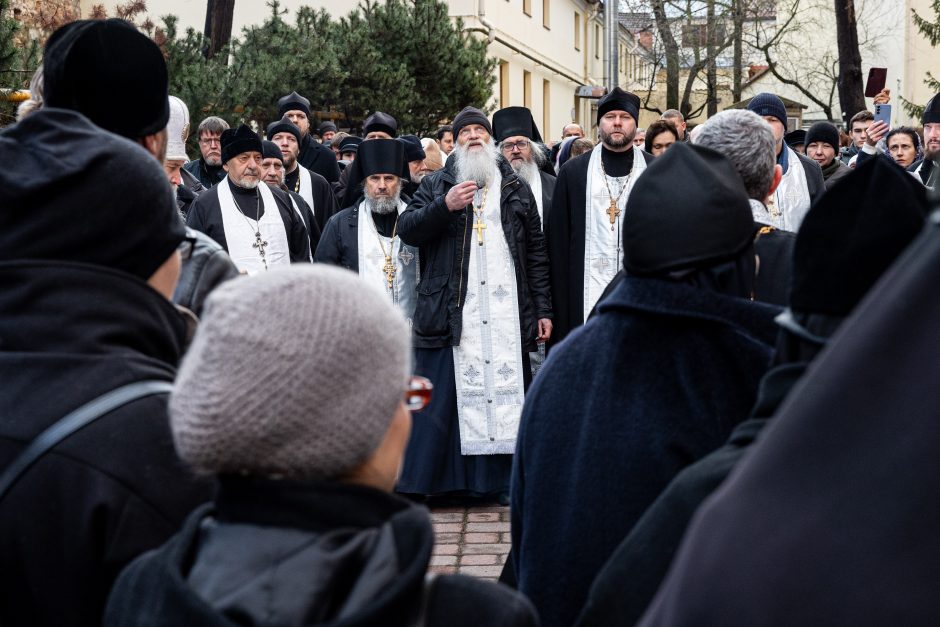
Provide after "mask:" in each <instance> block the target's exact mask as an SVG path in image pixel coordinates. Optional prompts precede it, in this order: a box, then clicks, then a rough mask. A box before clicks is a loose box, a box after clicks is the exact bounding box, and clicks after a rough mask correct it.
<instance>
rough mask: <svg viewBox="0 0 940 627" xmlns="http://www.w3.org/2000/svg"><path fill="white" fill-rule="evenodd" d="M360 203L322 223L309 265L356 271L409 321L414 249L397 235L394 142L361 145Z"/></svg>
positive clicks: (399, 157)
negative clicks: (320, 236)
mask: <svg viewBox="0 0 940 627" xmlns="http://www.w3.org/2000/svg"><path fill="white" fill-rule="evenodd" d="M356 162H357V163H358V164H359V165H358V166H357V167H358V168H359V169H360V173H361V175H362V176H363V196H364V197H363V199H362V200H361V201H359V203H358V204H356V205H353V206H352V207H346V208H345V209H343V210H342V211H340V212H339V213H337V214H336V215H334V216H333V217H332V218H330V221H329V222H327V224H326V228H325V229H324V231H323V237H322V238H321V239H320V247H319V248H318V249H317V254H316V255H315V256H314V261H321V262H324V263H331V264H334V265H337V266H341V267H343V268H347V269H349V270H352V271H353V272H358V273H359V275H360V276H362V277H363V278H365V279H366V280H367V281H369V282H370V283H372V284H373V285H375V286H376V287H378V288H380V289H382V290H383V291H384V292H385V293H386V294H387V295H388V297H389V299H391V301H392V302H394V303H395V304H396V305H398V307H399V308H400V309H401V310H402V313H403V314H404V315H405V318H407V319H408V321H409V322H411V320H412V318H413V317H414V308H415V300H416V297H417V291H416V290H417V285H418V278H419V272H418V267H419V263H418V249H417V248H416V247H414V246H410V245H408V244H405V243H404V242H402V241H401V238H400V237H398V222H399V217H400V215H401V212H403V211H404V210H405V207H406V206H407V204H406V201H405V200H404V199H403V198H402V194H401V187H402V182H403V179H402V176H401V173H402V170H403V169H404V166H405V156H404V146H403V145H402V142H400V141H398V140H394V139H375V140H370V141H368V142H363V143H362V146H361V147H360V150H359V154H358V156H357V158H356Z"/></svg>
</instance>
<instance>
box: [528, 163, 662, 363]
mask: <svg viewBox="0 0 940 627" xmlns="http://www.w3.org/2000/svg"><path fill="white" fill-rule="evenodd" d="M640 154H642V155H643V158H644V159H646V162H647V163H649V162H651V161H652V160H653V156H652V155H650V154H648V153H645V152H640ZM603 159H604V168H605V171H606V172H607V173H608V174H609V175H611V176H626V175H627V174H628V173H629V171H630V168H631V167H632V165H633V151H632V150H628V151H626V152H622V153H614V152H611V151H608V150H607V149H606V148H605V149H603ZM590 161H591V153H590V152H588V153H585V154H583V155H580V156H578V157H575V158H574V159H569V160H568V161H567V162H566V163H565V165H564V166H562V168H561V171H560V172H559V173H558V178H557V179H555V188H554V190H553V194H552V198H551V203H550V204H551V210H550V211H544V210H543V211H544V216H543V220H544V223H545V239H546V241H547V243H548V260H549V264H550V266H551V275H552V302H553V304H554V308H553V313H554V319H553V320H552V338H551V340H550V341H549V346H554V345H555V344H557V343H558V342H560V341H561V340H563V339H564V338H565V336H566V335H568V333H569V332H570V331H571V330H572V329H574V328H575V327H578V326H580V325H581V324H584V234H585V222H584V219H585V207H584V203H585V194H586V193H587V177H588V164H589V163H590ZM543 188H544V184H543ZM543 195H544V191H543Z"/></svg>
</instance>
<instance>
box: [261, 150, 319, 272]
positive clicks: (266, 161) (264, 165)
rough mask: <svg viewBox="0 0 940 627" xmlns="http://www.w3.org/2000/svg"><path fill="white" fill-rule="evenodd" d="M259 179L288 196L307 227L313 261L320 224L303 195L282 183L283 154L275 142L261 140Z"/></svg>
mask: <svg viewBox="0 0 940 627" xmlns="http://www.w3.org/2000/svg"><path fill="white" fill-rule="evenodd" d="M261 180H262V181H264V182H265V183H267V184H268V185H270V186H271V187H276V188H277V189H279V190H281V191H282V192H285V193H287V195H288V196H289V197H290V200H291V204H292V205H293V207H294V211H296V212H297V214H298V215H299V216H300V219H301V220H302V221H303V223H304V226H305V227H306V228H307V239H308V241H309V242H310V260H311V261H313V255H314V254H315V253H316V251H317V244H318V243H319V241H320V226H319V224H317V219H316V217H315V216H314V215H313V210H312V209H311V208H310V205H308V204H307V201H306V200H304V197H303V196H301V195H300V194H298V193H297V192H292V191H291V190H290V189H289V188H288V187H287V185H285V184H284V155H283V154H282V153H281V149H280V148H279V147H278V145H277V144H275V143H274V142H270V141H267V140H265V141H262V142H261Z"/></svg>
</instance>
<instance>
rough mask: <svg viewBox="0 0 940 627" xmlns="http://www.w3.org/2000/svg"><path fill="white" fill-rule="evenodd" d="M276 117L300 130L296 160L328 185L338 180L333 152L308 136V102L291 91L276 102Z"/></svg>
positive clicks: (337, 169)
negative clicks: (285, 120)
mask: <svg viewBox="0 0 940 627" xmlns="http://www.w3.org/2000/svg"><path fill="white" fill-rule="evenodd" d="M277 115H278V117H281V118H284V117H286V118H287V119H288V120H290V121H291V122H293V123H294V124H295V125H296V126H297V128H298V129H300V140H299V143H300V147H299V155H298V157H297V160H298V161H299V162H300V165H302V166H304V167H305V168H307V169H308V170H310V171H311V172H316V173H317V174H319V175H320V176H322V177H323V178H325V179H326V180H327V181H329V182H330V183H333V182H334V181H337V180H339V166H338V165H336V157H335V156H334V155H333V151H332V150H330V149H329V148H328V147H326V146H324V145H323V144H321V143H320V142H318V141H316V140H314V139H313V137H311V135H310V101H309V100H307V99H306V98H304V97H303V96H301V95H300V94H298V93H297V92H296V91H292V92H291V93H289V94H287V95H286V96H284V97H283V98H281V99H280V100H278V101H277Z"/></svg>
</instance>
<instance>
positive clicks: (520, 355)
mask: <svg viewBox="0 0 940 627" xmlns="http://www.w3.org/2000/svg"><path fill="white" fill-rule="evenodd" d="M453 126H454V135H455V136H456V137H457V148H456V149H455V150H454V153H453V154H452V155H451V158H449V159H448V160H447V165H445V166H444V168H443V169H441V170H438V171H437V172H435V173H433V174H431V175H429V176H428V177H427V178H426V179H425V180H424V181H423V182H422V183H421V187H420V188H419V189H418V193H417V194H416V195H415V197H414V199H413V200H412V202H411V204H410V205H408V208H407V209H406V210H405V212H404V213H402V214H401V218H400V220H399V223H398V232H399V234H400V236H401V238H402V241H403V242H405V243H406V244H410V245H412V246H417V247H418V248H419V250H420V259H421V282H420V283H419V285H418V298H417V304H416V305H415V315H414V344H415V370H416V372H418V373H419V374H423V375H424V376H427V377H428V378H430V379H431V381H432V382H433V383H434V390H435V392H434V393H435V397H434V399H433V400H432V401H431V405H430V407H429V408H428V411H427V412H426V414H425V415H424V416H422V418H421V420H419V421H416V423H415V426H414V431H413V432H412V435H411V442H410V444H409V445H408V454H407V456H406V459H405V465H404V468H403V470H402V476H401V480H400V481H399V484H398V490H399V491H400V492H406V493H412V494H424V495H429V494H444V493H459V494H464V495H470V496H485V495H490V496H491V497H497V498H498V499H500V500H503V501H505V500H506V496H507V491H508V489H509V474H510V470H511V462H512V452H513V451H514V450H515V444H516V430H517V429H518V426H519V416H520V414H521V412H522V402H523V397H524V392H525V388H526V386H527V385H528V378H529V370H530V368H529V363H528V361H529V358H528V353H529V351H533V350H534V349H535V346H536V342H544V341H545V340H547V339H548V338H549V337H550V336H551V332H552V322H551V317H552V313H551V312H552V305H551V296H550V292H549V278H548V260H547V258H546V250H545V243H544V239H543V238H542V229H541V224H540V223H539V216H538V211H537V210H536V202H535V198H534V197H533V196H532V190H531V189H530V188H529V186H528V185H527V184H526V183H525V182H524V181H522V180H521V179H520V178H519V176H518V175H517V174H516V173H515V172H513V170H512V168H510V167H509V165H508V164H506V162H505V161H503V160H501V159H500V158H499V151H498V148H497V147H496V145H495V143H494V142H493V139H492V127H491V126H490V122H489V120H488V119H487V117H486V115H485V114H484V113H483V112H482V111H480V110H479V109H474V108H473V107H467V108H466V109H464V110H463V111H461V112H460V113H459V114H458V115H457V117H456V118H454V124H453ZM368 143H369V142H363V144H362V146H361V147H360V150H362V149H363V148H364V147H365V146H366V145H367V144H368ZM359 161H360V160H359V159H357V160H356V163H359Z"/></svg>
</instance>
